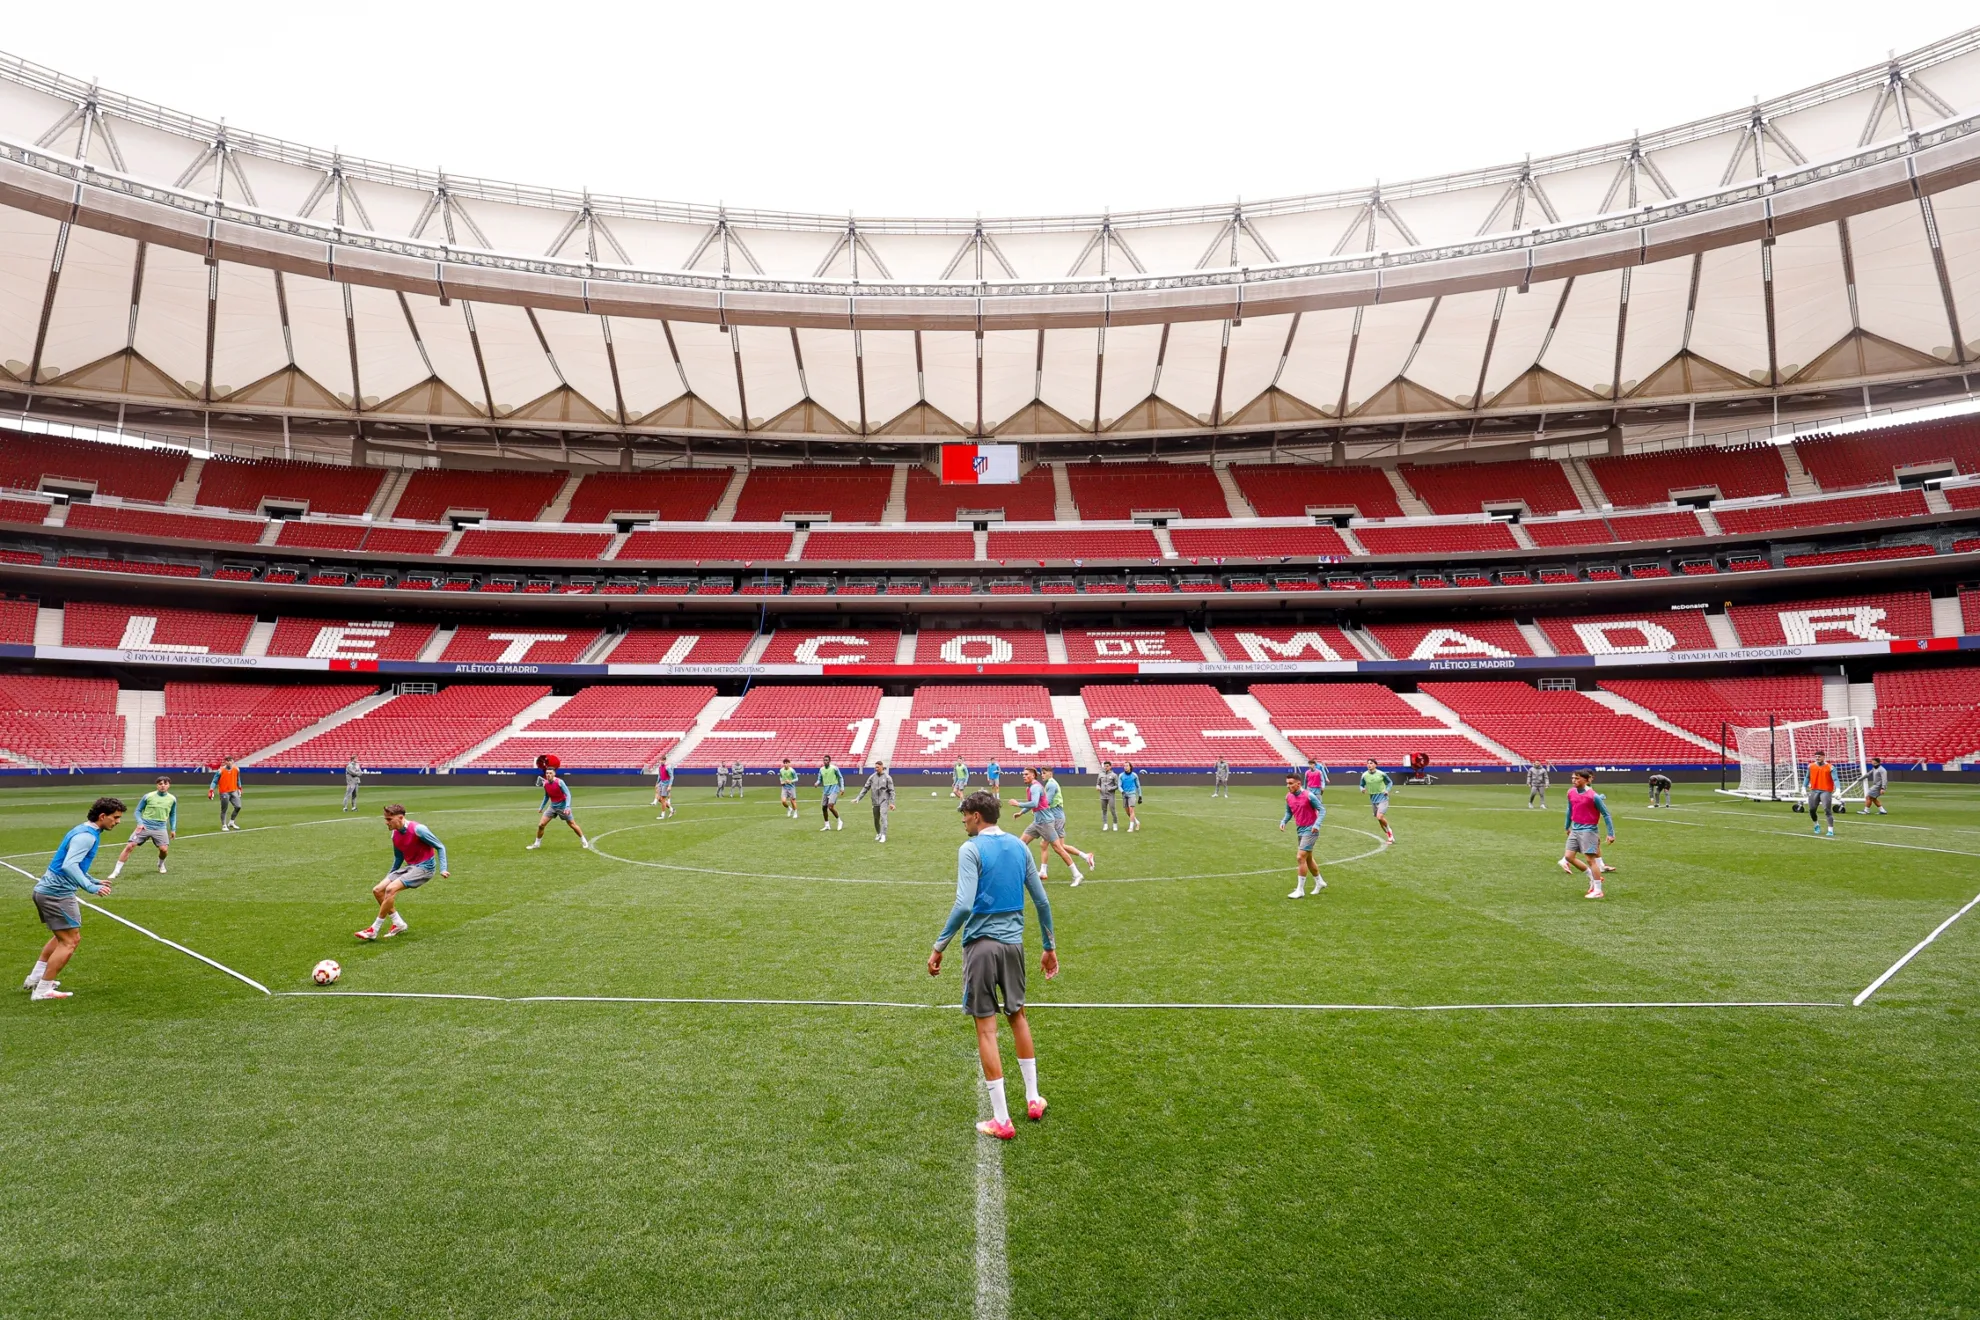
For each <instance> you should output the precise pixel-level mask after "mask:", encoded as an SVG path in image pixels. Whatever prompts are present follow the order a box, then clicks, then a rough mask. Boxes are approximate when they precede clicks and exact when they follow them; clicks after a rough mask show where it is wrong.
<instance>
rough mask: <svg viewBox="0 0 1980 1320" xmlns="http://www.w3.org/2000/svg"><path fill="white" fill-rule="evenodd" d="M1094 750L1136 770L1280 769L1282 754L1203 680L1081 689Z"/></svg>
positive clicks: (1101, 755)
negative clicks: (1227, 764) (1226, 765)
mask: <svg viewBox="0 0 1980 1320" xmlns="http://www.w3.org/2000/svg"><path fill="white" fill-rule="evenodd" d="M1080 698H1081V700H1083V701H1084V702H1085V703H1086V729H1087V737H1088V738H1089V739H1090V740H1091V742H1092V745H1093V754H1094V756H1095V757H1097V758H1098V759H1101V760H1111V761H1113V762H1114V763H1115V764H1116V765H1119V764H1120V763H1121V762H1123V761H1127V762H1131V763H1132V764H1134V765H1135V766H1137V767H1138V768H1143V769H1147V768H1156V769H1161V768H1167V769H1192V770H1202V769H1207V768H1209V767H1210V766H1213V765H1215V764H1216V763H1217V761H1218V759H1219V758H1222V759H1224V760H1226V761H1229V762H1230V763H1231V765H1233V766H1236V767H1240V768H1246V767H1249V768H1267V769H1271V768H1277V767H1278V766H1279V765H1280V764H1282V763H1283V761H1284V759H1285V758H1284V757H1282V756H1280V755H1279V754H1278V753H1277V752H1275V751H1274V750H1273V748H1272V744H1271V742H1270V741H1269V740H1268V739H1267V738H1266V737H1265V735H1264V734H1262V733H1260V732H1259V731H1258V730H1256V729H1254V728H1252V727H1251V725H1249V724H1247V723H1246V722H1245V721H1244V720H1243V719H1241V718H1239V716H1238V714H1237V712H1235V711H1233V710H1232V709H1231V708H1230V704H1229V703H1228V702H1226V701H1225V700H1224V699H1223V698H1222V697H1221V696H1219V695H1218V694H1217V690H1216V689H1215V688H1212V687H1210V686H1209V685H1207V684H1202V683H1181V684H1146V685H1142V684H1096V685H1094V686H1092V687H1087V688H1083V689H1081V691H1080Z"/></svg>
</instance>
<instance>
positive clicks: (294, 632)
mask: <svg viewBox="0 0 1980 1320" xmlns="http://www.w3.org/2000/svg"><path fill="white" fill-rule="evenodd" d="M433 633H434V625H432V624H430V623H392V622H387V621H379V622H349V623H346V622H332V621H331V620H329V619H299V618H295V617H293V616H291V615H287V614H285V615H283V616H282V617H281V618H279V619H277V620H276V621H275V634H274V636H273V637H272V638H271V639H270V640H269V643H268V654H270V655H299V656H306V657H309V658H312V659H317V660H417V659H419V655H420V652H421V651H423V650H425V649H426V644H427V643H428V642H430V641H432V640H433Z"/></svg>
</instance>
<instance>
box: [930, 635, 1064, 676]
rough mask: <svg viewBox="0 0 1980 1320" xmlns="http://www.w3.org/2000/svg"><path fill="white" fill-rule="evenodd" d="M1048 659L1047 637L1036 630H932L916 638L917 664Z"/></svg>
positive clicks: (1032, 662)
mask: <svg viewBox="0 0 1980 1320" xmlns="http://www.w3.org/2000/svg"><path fill="white" fill-rule="evenodd" d="M1048 659H1049V653H1048V652H1047V651H1046V648H1045V634H1044V633H1043V632H1042V631H1039V630H1038V629H1033V628H992V627H988V626H986V627H982V628H977V629H964V630H961V631H945V630H933V629H931V630H928V631H925V632H922V633H920V634H918V635H917V636H916V637H915V649H914V661H915V663H916V664H918V665H957V666H961V667H964V668H967V667H969V666H972V665H1009V664H1030V665H1043V664H1045V663H1047V662H1048Z"/></svg>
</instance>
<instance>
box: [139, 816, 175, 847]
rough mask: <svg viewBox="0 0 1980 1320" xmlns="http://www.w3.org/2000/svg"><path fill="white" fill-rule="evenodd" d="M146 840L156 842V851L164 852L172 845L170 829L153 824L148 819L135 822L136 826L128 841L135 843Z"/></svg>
mask: <svg viewBox="0 0 1980 1320" xmlns="http://www.w3.org/2000/svg"><path fill="white" fill-rule="evenodd" d="M146 840H149V841H151V842H152V843H155V844H157V845H158V851H159V852H164V851H165V850H166V849H167V848H169V847H171V846H172V831H171V830H169V829H167V828H166V827H165V826H163V825H153V824H151V823H150V822H149V821H142V820H141V821H139V822H138V823H137V828H136V829H134V830H132V831H131V839H130V841H131V842H132V843H134V844H135V843H143V842H145V841H146Z"/></svg>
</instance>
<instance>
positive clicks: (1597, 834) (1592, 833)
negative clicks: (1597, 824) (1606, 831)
mask: <svg viewBox="0 0 1980 1320" xmlns="http://www.w3.org/2000/svg"><path fill="white" fill-rule="evenodd" d="M1567 850H1568V851H1569V852H1571V853H1581V854H1583V855H1584V856H1587V857H1595V856H1599V855H1600V854H1601V851H1602V832H1601V831H1600V830H1597V829H1581V828H1579V827H1577V828H1575V829H1571V830H1569V831H1568V836H1567Z"/></svg>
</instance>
